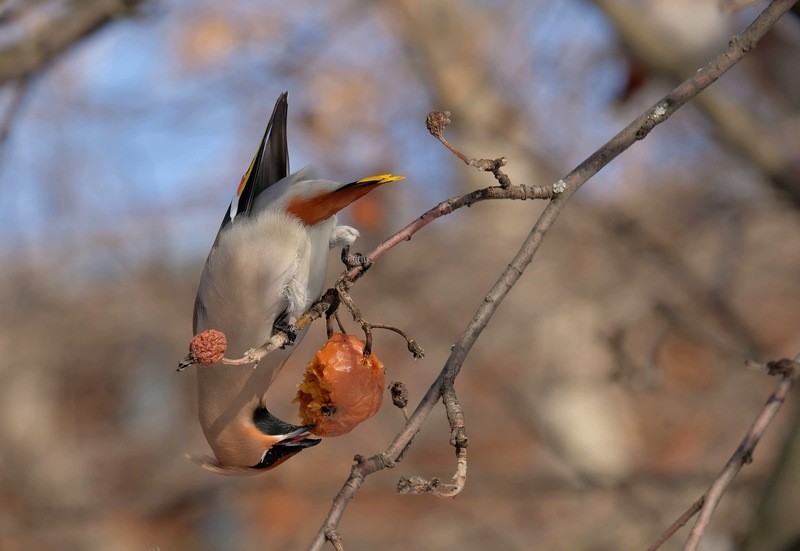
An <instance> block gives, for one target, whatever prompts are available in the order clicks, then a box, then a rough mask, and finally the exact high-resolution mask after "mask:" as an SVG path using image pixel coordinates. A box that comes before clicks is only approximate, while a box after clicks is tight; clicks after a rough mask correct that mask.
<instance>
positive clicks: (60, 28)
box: [0, 0, 144, 85]
mask: <svg viewBox="0 0 800 551" xmlns="http://www.w3.org/2000/svg"><path fill="white" fill-rule="evenodd" d="M143 2H144V0H84V1H82V2H66V3H65V4H66V5H67V6H68V7H65V8H64V9H50V10H47V9H43V10H37V13H36V14H35V15H36V17H35V18H34V19H35V21H34V22H35V28H34V30H33V32H30V33H25V34H23V35H22V36H21V38H20V39H19V40H17V41H15V42H10V43H9V44H7V45H5V46H4V47H3V48H1V49H0V85H2V84H5V83H7V82H9V81H13V80H17V79H20V78H24V77H27V76H29V75H31V74H33V73H35V72H36V71H39V70H41V69H43V68H44V67H46V66H47V65H48V64H49V63H50V62H51V61H53V59H55V58H56V57H57V56H58V55H60V54H61V53H63V52H64V51H66V50H67V49H69V48H70V47H72V46H73V45H74V44H75V43H77V42H79V41H80V40H81V39H83V38H85V37H87V36H89V35H91V34H92V33H94V32H95V31H96V30H98V29H100V28H102V27H103V26H104V25H105V24H106V23H109V22H111V21H113V20H114V19H116V18H118V17H120V16H122V15H127V14H130V13H131V12H132V10H133V9H134V8H136V7H137V6H138V5H139V4H141V3H143ZM23 16H24V15H23Z"/></svg>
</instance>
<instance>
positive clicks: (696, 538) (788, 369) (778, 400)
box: [683, 355, 800, 551]
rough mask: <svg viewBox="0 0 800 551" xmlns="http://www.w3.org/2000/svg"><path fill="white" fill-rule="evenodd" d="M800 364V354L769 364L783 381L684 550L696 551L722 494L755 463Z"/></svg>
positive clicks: (713, 490) (708, 499)
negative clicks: (769, 427)
mask: <svg viewBox="0 0 800 551" xmlns="http://www.w3.org/2000/svg"><path fill="white" fill-rule="evenodd" d="M798 361H800V355H798V356H797V357H795V359H794V360H780V361H778V362H770V363H769V364H768V369H769V374H770V375H780V377H781V379H780V380H779V381H778V383H777V384H776V385H775V389H774V390H773V391H772V394H770V397H769V399H768V400H767V403H766V404H765V405H764V408H763V409H762V410H761V412H760V413H759V414H758V416H757V417H756V420H755V421H753V424H752V425H751V426H750V429H749V430H748V431H747V434H745V436H744V439H743V440H742V442H741V444H739V447H738V448H736V451H735V452H733V455H732V456H731V458H730V459H728V462H727V463H726V464H725V467H723V469H722V471H721V472H720V473H719V475H718V476H717V478H716V479H715V480H714V482H713V484H711V486H710V487H709V488H708V491H707V492H706V493H705V495H704V496H703V497H704V498H705V501H704V503H703V507H702V508H701V509H700V515H699V516H698V517H697V521H696V522H695V523H694V526H692V531H691V532H690V533H689V538H688V539H687V540H686V545H684V547H683V549H684V551H696V549H697V546H698V545H699V544H700V540H701V539H702V537H703V535H704V534H705V532H706V530H707V529H708V525H709V524H710V523H711V517H712V516H713V515H714V511H715V510H716V508H717V505H719V502H720V500H721V499H722V495H723V494H724V493H725V491H726V490H727V489H728V487H729V486H730V485H731V482H733V479H734V478H736V475H737V474H738V473H739V471H740V470H741V468H742V467H743V466H744V465H745V464H746V463H751V462H752V461H753V450H755V447H756V445H757V444H758V442H759V440H761V437H762V436H763V435H764V432H765V431H766V430H767V427H768V426H769V424H770V422H771V421H772V419H773V418H774V417H775V415H776V414H777V413H778V410H779V409H780V408H781V406H782V405H783V402H785V401H786V397H787V396H788V395H789V392H791V390H792V387H793V386H794V384H795V382H797V379H798V377H800V364H798V363H797V362H798Z"/></svg>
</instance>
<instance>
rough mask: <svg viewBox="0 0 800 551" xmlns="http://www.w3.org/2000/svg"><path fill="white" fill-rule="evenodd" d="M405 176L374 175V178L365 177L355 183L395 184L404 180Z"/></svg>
mask: <svg viewBox="0 0 800 551" xmlns="http://www.w3.org/2000/svg"><path fill="white" fill-rule="evenodd" d="M404 179H405V176H401V175H399V174H376V175H375V176H367V177H366V178H361V179H360V180H359V181H357V182H356V183H357V184H388V183H389V182H396V181H398V180H404Z"/></svg>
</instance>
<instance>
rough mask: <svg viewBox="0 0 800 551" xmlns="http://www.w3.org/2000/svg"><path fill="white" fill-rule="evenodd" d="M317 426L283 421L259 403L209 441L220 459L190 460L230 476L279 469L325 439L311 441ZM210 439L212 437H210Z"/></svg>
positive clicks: (242, 412) (246, 409)
mask: <svg viewBox="0 0 800 551" xmlns="http://www.w3.org/2000/svg"><path fill="white" fill-rule="evenodd" d="M313 428H314V425H303V426H297V425H292V424H290V423H287V422H285V421H281V420H280V419H278V418H277V417H275V416H274V415H272V413H270V412H269V410H267V408H266V407H264V406H263V405H261V404H259V405H257V406H255V407H250V408H244V409H243V410H242V411H241V412H240V413H239V415H237V416H236V419H235V420H234V421H233V422H230V423H226V424H225V425H224V427H223V428H222V429H221V430H220V431H219V432H218V433H217V434H216V435H215V436H214V437H213V438H209V442H210V443H211V447H212V449H213V450H214V455H215V456H216V458H211V457H202V458H195V457H190V459H192V460H193V461H195V462H196V463H198V464H199V465H201V466H202V467H204V468H205V469H208V470H210V471H213V472H216V473H219V474H227V475H254V474H258V473H262V472H265V471H268V470H269V469H272V468H275V467H277V466H278V465H280V464H281V463H283V462H284V461H286V460H287V459H289V458H290V457H292V456H293V455H295V454H297V453H299V452H301V451H303V450H304V449H306V448H310V447H312V446H316V445H317V444H319V443H320V441H321V440H319V439H315V438H309V431H310V430H311V429H313ZM207 436H209V435H207Z"/></svg>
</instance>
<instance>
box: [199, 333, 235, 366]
mask: <svg viewBox="0 0 800 551" xmlns="http://www.w3.org/2000/svg"><path fill="white" fill-rule="evenodd" d="M227 348H228V341H227V339H225V333H223V332H222V331H217V330H216V329H207V330H206V331H203V332H202V333H198V334H197V335H195V336H194V338H193V339H192V342H190V343H189V353H190V354H191V355H192V356H194V360H195V361H196V362H197V364H198V365H200V366H202V367H208V366H209V365H211V364H215V363H217V362H218V361H220V360H222V358H224V357H225V350H226V349H227Z"/></svg>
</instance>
